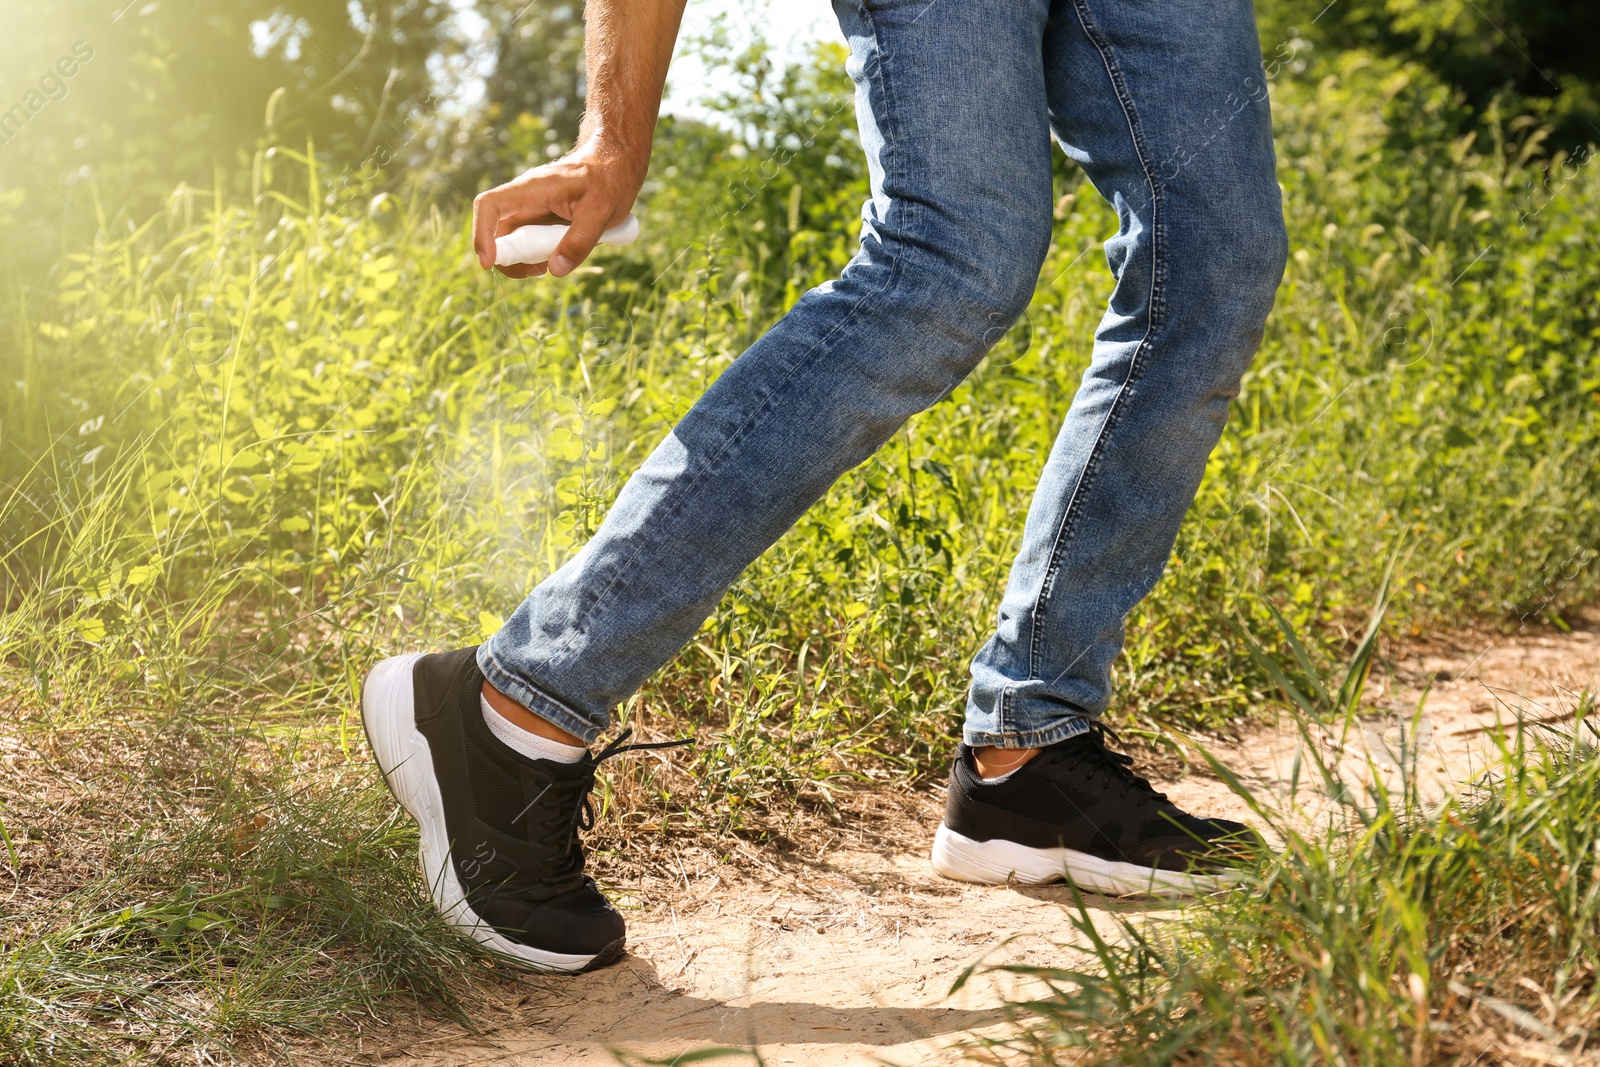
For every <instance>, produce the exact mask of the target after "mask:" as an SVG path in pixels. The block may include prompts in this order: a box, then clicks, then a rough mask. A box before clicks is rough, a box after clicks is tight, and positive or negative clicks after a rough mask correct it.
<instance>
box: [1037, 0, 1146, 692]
mask: <svg viewBox="0 0 1600 1067" xmlns="http://www.w3.org/2000/svg"><path fill="white" fill-rule="evenodd" d="M1072 5H1073V8H1074V10H1075V11H1076V12H1077V15H1078V24H1079V25H1080V26H1082V27H1083V32H1084V35H1085V36H1087V37H1088V38H1089V43H1090V44H1092V45H1094V48H1095V51H1097V52H1098V53H1099V54H1100V60H1101V62H1102V63H1103V64H1104V65H1105V68H1106V77H1107V78H1108V79H1109V80H1110V82H1111V87H1112V89H1113V91H1114V92H1115V93H1116V97H1117V103H1118V105H1119V106H1120V107H1121V108H1122V115H1123V119H1124V120H1125V121H1126V122H1127V124H1128V139H1129V141H1130V142H1131V143H1132V145H1133V151H1134V156H1135V158H1136V159H1138V161H1139V169H1140V170H1141V171H1143V172H1144V179H1145V184H1146V185H1148V186H1149V188H1150V296H1149V299H1148V302H1147V308H1148V312H1147V313H1148V315H1149V321H1148V322H1147V323H1146V324H1145V331H1144V336H1143V337H1142V338H1140V340H1139V347H1138V348H1137V349H1136V350H1135V351H1134V354H1133V358H1132V359H1131V360H1130V361H1129V364H1128V373H1127V375H1126V377H1124V378H1123V380H1122V384H1121V385H1120V386H1118V388H1117V395H1116V397H1115V398H1114V399H1113V400H1112V402H1111V408H1110V410H1109V411H1107V412H1106V416H1105V419H1104V421H1102V422H1101V424H1100V431H1099V433H1097V434H1096V435H1095V441H1094V445H1093V447H1091V448H1090V450H1089V456H1088V459H1086V460H1085V461H1084V465H1083V471H1082V472H1081V473H1080V474H1079V475H1078V482H1077V484H1076V485H1075V486H1073V490H1072V499H1071V500H1070V501H1068V502H1067V507H1066V510H1065V511H1064V512H1063V513H1062V516H1061V523H1060V525H1059V526H1058V527H1057V528H1056V535H1055V539H1054V543H1053V544H1052V545H1051V549H1050V558H1049V564H1048V566H1047V567H1046V570H1045V576H1044V581H1043V582H1041V583H1040V586H1039V595H1038V597H1037V598H1035V600H1034V604H1033V610H1032V611H1030V612H1029V613H1028V628H1029V631H1030V632H1029V635H1028V677H1029V678H1033V677H1034V676H1035V675H1036V674H1037V673H1038V668H1039V653H1040V643H1041V633H1042V627H1041V626H1040V617H1041V615H1042V614H1043V612H1044V609H1045V606H1046V604H1047V602H1048V601H1049V599H1050V593H1051V591H1052V589H1053V587H1054V585H1055V581H1056V577H1057V575H1058V574H1059V572H1060V570H1061V558H1062V556H1063V555H1065V553H1066V548H1067V544H1068V542H1069V541H1070V539H1071V535H1072V533H1073V531H1074V529H1075V528H1076V520H1077V518H1078V515H1079V513H1080V512H1081V508H1080V501H1081V500H1082V499H1083V497H1084V496H1085V495H1086V494H1087V492H1088V490H1089V488H1090V486H1091V484H1092V483H1093V481H1094V475H1095V473H1096V472H1097V471H1098V469H1099V466H1100V458H1101V455H1102V454H1103V451H1104V446H1105V442H1106V439H1107V437H1109V436H1110V434H1111V431H1112V429H1114V428H1115V426H1116V425H1117V423H1118V422H1119V421H1120V418H1119V416H1120V413H1121V410H1122V408H1124V407H1126V403H1125V401H1126V400H1127V398H1128V397H1129V395H1130V394H1131V393H1132V391H1133V384H1134V382H1135V381H1136V380H1137V379H1138V377H1139V373H1140V371H1141V370H1142V369H1143V365H1144V361H1145V356H1146V354H1147V353H1148V352H1149V351H1150V348H1151V345H1152V342H1153V339H1154V337H1155V333H1156V330H1157V329H1158V327H1159V326H1160V324H1161V320H1162V315H1161V310H1162V301H1161V297H1162V282H1163V281H1164V280H1165V270H1166V262H1165V260H1164V259H1163V256H1162V253H1163V250H1164V245H1165V243H1164V241H1163V240H1162V226H1163V222H1162V216H1161V186H1160V183H1159V182H1157V180H1156V177H1155V173H1154V171H1153V170H1152V168H1151V165H1150V157H1149V150H1148V148H1147V147H1146V145H1145V141H1144V133H1143V129H1142V127H1141V126H1140V123H1139V117H1138V112H1137V109H1136V108H1135V107H1134V104H1133V97H1132V94H1131V93H1129V91H1128V88H1127V82H1126V79H1125V78H1124V77H1123V75H1122V71H1121V68H1120V67H1118V66H1117V63H1116V60H1115V58H1114V57H1113V56H1112V54H1111V45H1110V42H1108V41H1107V40H1106V39H1105V36H1104V35H1103V34H1102V33H1101V32H1100V30H1099V27H1097V26H1096V25H1095V22H1094V18H1093V16H1091V15H1090V13H1089V9H1088V2H1087V0H1072Z"/></svg>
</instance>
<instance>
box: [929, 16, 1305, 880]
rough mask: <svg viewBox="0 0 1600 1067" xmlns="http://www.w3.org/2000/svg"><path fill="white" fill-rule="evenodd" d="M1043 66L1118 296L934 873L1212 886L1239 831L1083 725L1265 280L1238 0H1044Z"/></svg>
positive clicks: (1250, 842)
mask: <svg viewBox="0 0 1600 1067" xmlns="http://www.w3.org/2000/svg"><path fill="white" fill-rule="evenodd" d="M1044 66H1045V80H1046V85H1047V87H1048V89H1047V91H1048V96H1049V100H1050V118H1051V124H1052V126H1053V128H1054V130H1055V132H1056V135H1057V137H1058V138H1059V139H1060V140H1061V142H1062V145H1063V147H1064V148H1065V150H1066V151H1067V153H1068V154H1069V155H1071V156H1072V157H1073V158H1074V159H1076V160H1077V161H1078V162H1079V163H1080V164H1082V166H1083V168H1084V170H1085V172H1086V173H1087V174H1088V176H1089V178H1090V180H1091V181H1093V182H1094V184H1095V186H1096V188H1098V189H1099V190H1100V192H1101V193H1102V194H1103V195H1104V196H1105V197H1106V198H1107V199H1108V200H1110V201H1111V202H1112V203H1113V204H1114V205H1115V206H1116V208H1117V213H1118V216H1119V218H1120V220H1121V225H1120V227H1119V230H1118V233H1117V235H1116V236H1115V237H1114V238H1112V239H1111V240H1110V241H1108V242H1107V243H1106V256H1107V259H1108V260H1109V262H1110V265H1111V269H1112V270H1113V272H1114V273H1115V274H1116V276H1117V284H1116V288H1115V290H1114V291H1113V293H1112V296H1111V303H1110V307H1109V308H1108V309H1107V310H1106V315H1105V318H1104V319H1103V320H1102V321H1101V324H1100V328H1099V330H1098V331H1097V333H1096V335H1095V347H1094V356H1093V359H1092V360H1091V362H1090V365H1089V369H1088V370H1087V371H1086V372H1085V374H1084V376H1083V382H1082V384H1081V385H1080V386H1079V389H1078V393H1077V395H1076V396H1075V397H1074V398H1073V402H1072V407H1071V409H1070V410H1069V411H1068V413H1067V418H1066V422H1065V424H1064V425H1063V426H1062V428H1061V433H1060V436H1059V437H1058V438H1057V440H1056V443H1055V447H1054V448H1053V449H1052V451H1051V454H1050V458H1049V459H1048V460H1047V461H1046V463H1045V469H1044V473H1043V475H1042V477H1041V478H1040V482H1039V488H1038V491H1037V493H1036V494H1035V496H1034V500H1033V506H1032V508H1031V509H1030V511H1029V514H1028V521H1027V526H1026V528H1025V532H1024V534H1023V543H1022V549H1021V552H1020V553H1019V554H1018V557H1017V560H1016V563H1015V564H1014V565H1013V567H1012V570H1011V579H1010V582H1009V584H1008V586H1007V588H1006V593H1005V596H1004V598H1003V600H1002V602H1001V606H1000V618H999V625H998V627H997V629H996V632H995V635H994V637H993V638H992V639H991V640H990V641H989V643H988V644H987V645H986V646H985V647H984V648H983V650H982V651H981V652H980V653H979V654H978V656H977V658H976V659H975V660H974V662H973V667H972V688H971V691H970V695H969V699H968V706H967V723H966V728H965V731H964V732H965V744H964V745H962V746H961V747H960V748H959V749H958V751H957V754H956V759H955V763H954V766H953V767H952V768H951V774H950V789H949V792H948V794H947V803H946V809H945V819H944V824H943V825H942V826H940V828H939V831H938V834H937V835H936V837H935V839H934V848H933V864H934V867H935V869H936V870H938V871H939V872H940V873H942V874H945V875H947V876H949V877H952V878H959V879H962V880H965V881H974V882H996V883H997V882H1007V881H1020V882H1048V881H1054V880H1057V879H1060V878H1062V877H1066V878H1068V879H1070V880H1071V881H1073V882H1074V883H1075V884H1077V885H1079V886H1080V887H1082V888H1085V889H1093V890H1098V891H1101V892H1107V893H1128V892H1145V891H1179V892H1184V891H1190V890H1194V889H1198V888H1209V887H1214V886H1216V885H1218V884H1219V882H1218V879H1217V868H1218V867H1219V866H1225V865H1227V864H1228V863H1230V862H1232V861H1233V860H1234V859H1235V858H1237V856H1238V855H1239V854H1240V853H1241V852H1251V851H1254V850H1255V848H1256V847H1257V846H1258V845H1259V839H1258V838H1256V837H1255V836H1254V835H1253V834H1251V833H1250V832H1249V831H1248V830H1247V829H1246V828H1245V827H1243V826H1240V825H1239V824H1238V823H1231V822H1227V821H1224V820H1220V819H1204V818H1196V817H1195V816H1192V815H1190V814H1188V813H1187V812H1184V811H1181V810H1180V809H1178V808H1177V807H1176V806H1175V805H1173V804H1172V803H1171V801H1169V800H1168V799H1167V798H1166V797H1165V796H1164V795H1163V794H1161V793H1159V792H1157V791H1156V790H1155V789H1154V788H1153V787H1151V785H1150V783H1148V782H1147V781H1145V780H1144V779H1143V778H1140V777H1139V776H1138V775H1136V774H1134V773H1133V772H1132V770H1131V769H1130V768H1129V764H1130V763H1131V760H1129V759H1128V757H1126V756H1124V755H1120V754H1118V753H1115V752H1112V751H1110V750H1108V749H1107V748H1106V747H1105V744H1104V739H1103V736H1102V734H1103V731H1102V730H1101V729H1099V728H1098V727H1097V726H1096V724H1095V719H1096V718H1097V717H1098V716H1099V715H1100V714H1101V713H1102V712H1103V711H1105V709H1106V705H1107V703H1108V702H1109V700H1110V696H1111V663H1112V661H1113V660H1114V659H1116V657H1117V654H1118V653H1119V652H1120V651H1121V649H1122V636H1123V620H1124V618H1126V616H1127V613H1128V611H1129V610H1130V609H1131V608H1132V607H1133V606H1134V605H1135V604H1137V603H1138V602H1139V600H1140V599H1141V598H1143V597H1144V596H1145V594H1147V593H1148V592H1149V591H1150V589H1151V587H1152V586H1154V585H1155V582H1156V579H1157V578H1158V577H1159V576H1160V574H1161V571H1162V568H1163V567H1164V566H1165V565H1166V561H1167V557H1168V555H1169V554H1170V553H1171V551H1172V544H1173V540H1174V539H1175V537H1176V536H1177V531H1178V524H1179V522H1180V521H1181V520H1182V518H1183V515H1184V512H1185V511H1187V510H1188V507H1189V505H1190V503H1191V502H1192V501H1193V499H1194V493H1195V490H1196V488H1198V486H1199V484H1200V477H1201V475H1202V474H1203V473H1204V471H1205V466H1206V458H1207V457H1208V456H1209V455H1210V454H1211V450H1212V448H1213V447H1214V446H1215V445H1216V443H1217V438H1218V437H1219V436H1220V434H1221V432H1222V426H1223V422H1224V421H1225V420H1226V418H1227V414H1228V404H1229V402H1230V401H1231V400H1232V399H1233V397H1234V396H1235V395H1236V394H1237V392H1238V388H1239V378H1240V376H1241V375H1242V374H1243V373H1244V370H1245V367H1246V366H1247V365H1248V364H1249V362H1250V358H1251V356H1252V355H1253V354H1254V353H1255V350H1256V346H1257V345H1258V344H1259V343H1260V341H1261V328H1262V325H1263V322H1264V321H1265V319H1266V315H1267V311H1268V309H1269V308H1270V307H1271V306H1272V298H1273V293H1274V290H1275V289H1276V287H1277V284H1278V280H1279V278H1280V277H1281V275H1282V272H1283V265H1284V257H1285V254H1286V241H1285V237H1284V230H1283V219H1282V213H1281V207H1280V204H1279V198H1278V187H1277V182H1276V180H1275V177H1274V173H1273V153H1272V137H1271V128H1270V123H1269V121H1268V114H1267V104H1266V85H1265V82H1264V80H1263V79H1262V74H1261V54H1260V48H1259V46H1258V44H1257V40H1256V34H1255V21H1254V18H1253V13H1252V11H1251V8H1250V0H1170V2H1164V3H1159V4H1151V3H1138V2H1133V0H1054V3H1053V4H1052V8H1051V18H1050V26H1049V29H1048V31H1047V33H1046V35H1045V43H1044Z"/></svg>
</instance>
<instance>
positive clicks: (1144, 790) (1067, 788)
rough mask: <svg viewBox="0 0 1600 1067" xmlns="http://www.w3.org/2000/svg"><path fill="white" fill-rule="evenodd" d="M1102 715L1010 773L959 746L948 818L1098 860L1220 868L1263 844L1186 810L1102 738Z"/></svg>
mask: <svg viewBox="0 0 1600 1067" xmlns="http://www.w3.org/2000/svg"><path fill="white" fill-rule="evenodd" d="M1105 733H1106V730H1105V728H1104V727H1103V726H1100V725H1099V724H1098V723H1096V724H1095V725H1094V727H1093V728H1092V729H1091V730H1090V731H1089V732H1088V733H1085V734H1081V735H1079V736H1077V737H1073V738H1068V739H1067V740H1065V741H1061V742H1058V743H1056V744H1054V745H1051V746H1049V747H1048V748H1045V749H1044V750H1042V751H1041V752H1040V753H1039V754H1038V755H1036V756H1035V757H1034V758H1033V759H1031V760H1029V761H1028V762H1027V763H1025V764H1024V765H1023V766H1022V767H1020V768H1018V770H1017V771H1016V772H1015V773H1014V774H1011V775H1010V776H1008V777H1006V778H1004V779H1003V780H999V781H995V782H992V783H991V782H984V781H983V780H982V778H981V777H980V776H979V774H978V771H977V767H976V765H975V764H974V762H973V758H972V750H971V749H969V748H968V747H967V746H966V745H961V746H960V747H959V748H958V750H957V754H956V760H955V765H954V766H953V767H952V768H951V771H950V791H949V795H948V799H947V802H946V810H945V825H946V826H948V827H949V828H950V829H951V830H954V831H955V832H957V833H959V834H961V835H963V836H964V837H968V838H971V839H972V840H974V841H990V840H994V839H996V838H999V839H1003V840H1007V841H1015V842H1017V843H1018V844H1022V845H1027V846H1028V847H1030V848H1063V847H1064V848H1069V849H1072V850H1073V851H1075V852H1084V853H1088V854H1090V855H1093V856H1098V857H1100V858H1101V859H1106V860H1114V861H1119V862H1123V863H1133V864H1137V865H1139V866H1142V867H1152V868H1159V869H1162V870H1171V871H1182V870H1187V869H1190V868H1194V867H1201V868H1205V867H1215V866H1218V865H1220V864H1223V863H1225V862H1227V861H1228V860H1230V859H1233V858H1236V857H1237V856H1238V855H1239V854H1240V853H1241V852H1242V851H1243V850H1247V849H1249V848H1252V847H1254V846H1255V845H1256V844H1258V843H1259V838H1257V837H1256V836H1255V834H1254V832H1253V831H1251V830H1249V829H1248V828H1247V827H1245V826H1244V825H1242V824H1240V823H1236V822H1231V821H1229V820H1227V819H1203V818H1199V817H1196V816H1194V815H1190V814H1188V813H1187V812H1185V811H1183V810H1181V809H1180V808H1178V806H1177V805H1175V804H1173V803H1172V802H1171V801H1170V800H1168V799H1167V797H1166V794H1164V793H1160V792H1158V791H1157V790H1156V789H1155V788H1154V787H1153V786H1151V785H1150V783H1149V782H1147V781H1146V780H1145V779H1143V778H1141V777H1139V776H1138V775H1137V774H1134V773H1133V771H1132V770H1131V769H1130V767H1129V765H1130V764H1131V763H1132V762H1133V761H1132V760H1131V759H1130V758H1129V757H1127V756H1125V755H1122V754H1121V753H1118V752H1112V751H1110V750H1109V749H1107V748H1106V747H1105V736H1104V735H1105Z"/></svg>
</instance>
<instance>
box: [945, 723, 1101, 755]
mask: <svg viewBox="0 0 1600 1067" xmlns="http://www.w3.org/2000/svg"><path fill="white" fill-rule="evenodd" d="M1093 722H1094V720H1093V719H1090V718H1087V717H1081V716H1080V717H1073V718H1069V719H1062V720H1060V721H1059V722H1054V723H1051V724H1050V725H1049V726H1045V727H1041V728H1040V729H1037V730H1027V731H1024V732H1022V733H1005V734H997V733H990V732H989V731H987V730H977V729H974V728H973V727H972V726H971V725H970V724H968V725H967V726H965V727H963V728H962V731H961V740H962V741H964V742H966V745H967V747H968V748H1045V747H1047V746H1049V745H1053V744H1055V743H1056V742H1058V741H1065V740H1067V739H1068V738H1069V737H1078V736H1079V735H1081V734H1086V733H1088V732H1089V727H1090V724H1092V723H1093Z"/></svg>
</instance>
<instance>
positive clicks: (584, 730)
mask: <svg viewBox="0 0 1600 1067" xmlns="http://www.w3.org/2000/svg"><path fill="white" fill-rule="evenodd" d="M482 648H483V654H484V656H485V657H486V658H487V659H488V661H489V666H490V667H491V668H492V674H493V676H492V677H491V671H487V670H483V668H484V664H483V662H482V661H481V660H480V661H479V663H478V669H479V670H480V671H483V676H484V677H485V678H488V679H489V682H490V684H491V685H493V686H494V687H495V688H496V689H498V690H500V692H502V693H505V695H506V696H508V697H512V698H513V699H515V700H516V701H517V702H518V703H519V704H521V705H522V706H523V707H525V708H528V709H529V710H534V709H537V712H538V714H539V715H541V716H542V717H543V718H545V719H548V720H550V721H551V722H553V723H555V724H556V725H557V726H559V727H561V728H562V729H563V730H566V731H567V732H568V733H572V734H576V735H577V736H579V737H581V738H583V741H584V744H589V743H590V742H592V741H594V739H595V738H596V737H599V736H600V734H601V733H602V731H601V730H597V729H595V727H594V724H593V723H591V722H589V720H588V719H586V718H584V717H583V716H582V715H580V714H578V712H577V711H576V710H575V709H573V708H571V707H569V706H568V705H567V704H566V702H565V701H562V700H559V699H557V698H556V697H555V696H553V695H551V694H550V693H547V692H545V691H544V690H543V689H541V688H540V687H539V686H537V685H534V684H533V683H531V682H529V681H527V680H525V679H523V678H522V677H520V676H518V675H515V674H512V673H511V672H510V671H508V670H507V669H506V666H505V664H503V663H501V662H500V657H499V656H496V655H495V653H494V646H493V645H491V644H489V643H488V642H485V643H484V645H483V646H482Z"/></svg>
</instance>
